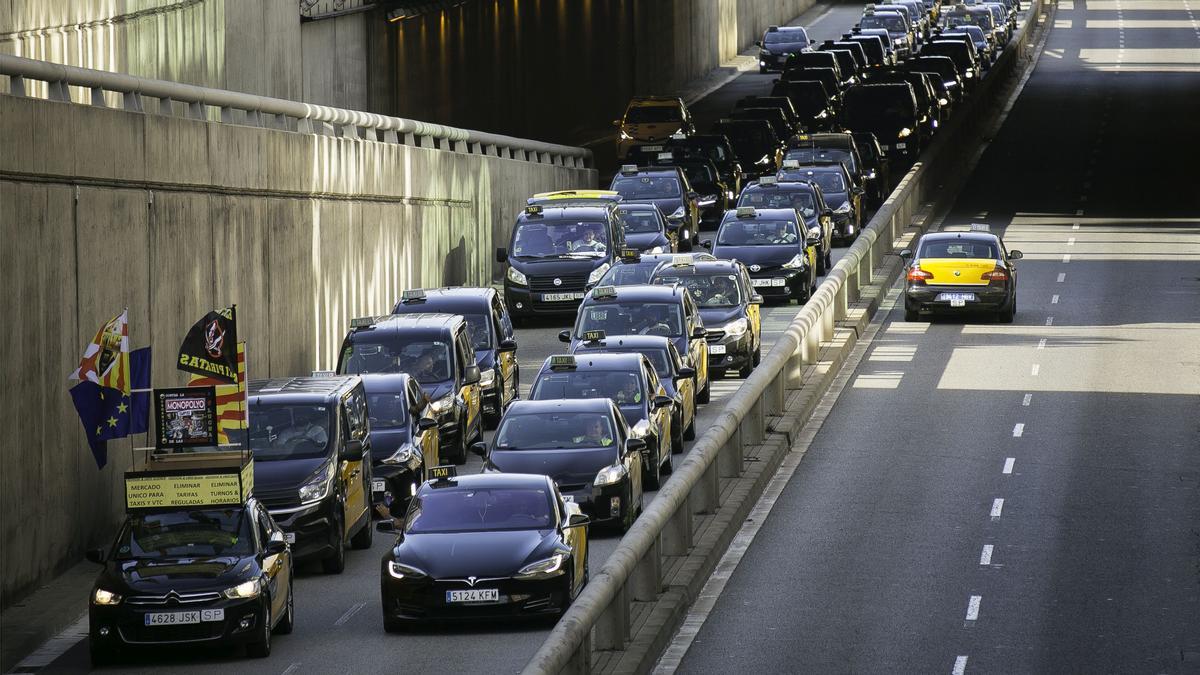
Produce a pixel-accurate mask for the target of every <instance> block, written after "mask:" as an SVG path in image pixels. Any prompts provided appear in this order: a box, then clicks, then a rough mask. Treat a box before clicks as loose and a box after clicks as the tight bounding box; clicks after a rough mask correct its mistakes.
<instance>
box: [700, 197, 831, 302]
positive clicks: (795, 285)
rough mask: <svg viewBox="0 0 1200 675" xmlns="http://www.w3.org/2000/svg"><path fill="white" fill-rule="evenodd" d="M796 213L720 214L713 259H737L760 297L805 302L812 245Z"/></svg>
mask: <svg viewBox="0 0 1200 675" xmlns="http://www.w3.org/2000/svg"><path fill="white" fill-rule="evenodd" d="M818 242H819V238H818V237H816V236H815V235H811V234H809V233H808V229H807V228H806V227H805V226H804V225H803V222H802V221H801V220H800V216H799V215H797V213H796V211H795V209H756V208H754V207H752V206H740V207H738V209H737V210H736V211H730V212H729V213H726V214H725V219H724V220H723V221H722V222H721V229H719V230H717V238H716V240H706V241H705V242H703V243H704V245H705V246H707V247H710V248H712V252H713V255H715V256H717V257H718V258H720V259H722V260H737V261H739V262H741V263H742V264H744V265H745V266H746V269H747V270H749V271H750V283H751V284H753V286H754V290H755V291H757V292H758V293H759V294H760V295H762V296H763V297H765V298H768V299H770V298H776V299H783V300H795V301H797V302H801V303H803V302H808V299H809V298H810V297H812V294H813V292H814V291H815V290H816V289H817V268H816V263H817V244H818Z"/></svg>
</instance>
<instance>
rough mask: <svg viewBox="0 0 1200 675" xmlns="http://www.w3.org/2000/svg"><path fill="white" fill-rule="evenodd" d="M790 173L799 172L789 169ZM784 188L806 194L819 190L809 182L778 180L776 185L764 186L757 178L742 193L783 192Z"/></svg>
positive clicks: (768, 184)
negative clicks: (748, 191)
mask: <svg viewBox="0 0 1200 675" xmlns="http://www.w3.org/2000/svg"><path fill="white" fill-rule="evenodd" d="M788 171H797V169H788ZM784 188H786V189H787V190H788V191H791V190H801V191H804V192H812V191H814V190H815V189H819V188H818V187H817V186H816V185H813V184H812V182H811V181H807V180H791V179H788V180H778V181H776V182H774V183H767V184H766V185H763V184H762V183H760V182H758V179H757V178H755V179H754V180H753V181H751V182H749V183H747V184H746V185H745V186H744V187H743V188H742V192H745V191H747V190H750V191H751V192H758V191H760V190H782V189H784ZM759 210H765V209H759Z"/></svg>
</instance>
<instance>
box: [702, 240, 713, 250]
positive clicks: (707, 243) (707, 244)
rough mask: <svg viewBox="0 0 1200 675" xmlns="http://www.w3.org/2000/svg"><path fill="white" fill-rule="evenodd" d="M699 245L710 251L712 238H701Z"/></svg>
mask: <svg viewBox="0 0 1200 675" xmlns="http://www.w3.org/2000/svg"><path fill="white" fill-rule="evenodd" d="M700 245H701V246H703V247H704V248H706V249H708V250H710V251H711V250H712V239H704V240H701V241H700Z"/></svg>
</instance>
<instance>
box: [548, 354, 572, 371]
mask: <svg viewBox="0 0 1200 675" xmlns="http://www.w3.org/2000/svg"><path fill="white" fill-rule="evenodd" d="M576 365H577V364H576V363H575V356H574V355H572V354H555V355H554V356H551V357H550V368H551V369H559V368H575V367H576Z"/></svg>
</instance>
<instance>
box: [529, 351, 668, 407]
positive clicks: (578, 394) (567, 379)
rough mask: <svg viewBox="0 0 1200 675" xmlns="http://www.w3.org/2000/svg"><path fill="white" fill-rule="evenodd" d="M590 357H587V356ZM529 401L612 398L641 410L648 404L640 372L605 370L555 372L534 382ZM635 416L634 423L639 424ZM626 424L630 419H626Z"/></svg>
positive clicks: (621, 404)
mask: <svg viewBox="0 0 1200 675" xmlns="http://www.w3.org/2000/svg"><path fill="white" fill-rule="evenodd" d="M584 358H586V357H584ZM529 398H530V399H531V400H534V401H547V400H552V399H557V398H610V399H612V401H613V403H616V404H617V405H618V406H620V407H621V408H622V411H624V410H626V409H632V408H636V409H638V410H639V411H640V410H641V408H642V405H643V404H644V403H645V398H646V397H645V396H644V395H643V394H642V385H641V382H640V381H639V379H638V374H637V373H630V372H622V371H603V370H570V371H551V372H549V373H546V374H545V375H542V376H541V377H539V378H538V379H537V382H534V383H533V391H532V392H530V394H529ZM638 418H640V416H635V417H634V418H633V419H632V422H637V420H638ZM626 421H630V418H629V417H628V416H626Z"/></svg>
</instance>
